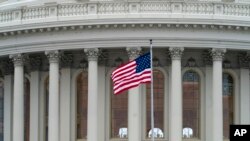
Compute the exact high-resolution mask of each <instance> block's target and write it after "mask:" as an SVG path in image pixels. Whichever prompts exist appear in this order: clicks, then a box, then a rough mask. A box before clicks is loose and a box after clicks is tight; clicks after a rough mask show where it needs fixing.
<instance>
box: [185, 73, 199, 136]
mask: <svg viewBox="0 0 250 141" xmlns="http://www.w3.org/2000/svg"><path fill="white" fill-rule="evenodd" d="M182 84H183V101H182V102H183V105H182V106H183V133H182V135H183V138H199V136H200V78H199V75H198V74H197V73H196V72H194V71H187V72H185V73H184V75H183V83H182Z"/></svg>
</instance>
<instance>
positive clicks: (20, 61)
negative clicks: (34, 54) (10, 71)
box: [9, 53, 27, 67]
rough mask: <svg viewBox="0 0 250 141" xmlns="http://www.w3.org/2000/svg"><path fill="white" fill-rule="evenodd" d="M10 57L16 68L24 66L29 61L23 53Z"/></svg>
mask: <svg viewBox="0 0 250 141" xmlns="http://www.w3.org/2000/svg"><path fill="white" fill-rule="evenodd" d="M9 57H10V59H12V61H13V63H14V66H15V67H16V66H23V65H24V62H25V61H26V59H27V56H25V55H23V54H21V53H18V54H11V55H10V56H9Z"/></svg>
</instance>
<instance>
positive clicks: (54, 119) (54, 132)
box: [45, 51, 60, 141]
mask: <svg viewBox="0 0 250 141" xmlns="http://www.w3.org/2000/svg"><path fill="white" fill-rule="evenodd" d="M45 54H46V55H47V57H48V59H49V64H50V65H49V125H48V129H49V131H48V141H59V58H60V55H59V52H58V51H46V52H45Z"/></svg>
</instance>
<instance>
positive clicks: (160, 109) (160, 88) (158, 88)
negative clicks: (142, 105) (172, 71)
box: [146, 70, 165, 138]
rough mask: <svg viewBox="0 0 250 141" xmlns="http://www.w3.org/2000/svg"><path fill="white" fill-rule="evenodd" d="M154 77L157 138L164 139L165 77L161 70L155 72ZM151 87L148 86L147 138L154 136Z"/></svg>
mask: <svg viewBox="0 0 250 141" xmlns="http://www.w3.org/2000/svg"><path fill="white" fill-rule="evenodd" d="M153 75H154V76H153V77H154V86H153V87H154V90H153V92H154V127H155V128H154V129H153V133H154V134H153V135H154V137H155V138H163V137H164V134H163V133H164V85H165V84H164V75H163V73H162V72H161V71H160V70H154V71H153ZM150 90H151V85H150V84H147V85H146V133H147V134H146V136H147V138H150V137H151V136H152V129H151V92H150Z"/></svg>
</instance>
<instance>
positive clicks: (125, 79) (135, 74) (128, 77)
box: [113, 69, 151, 85]
mask: <svg viewBox="0 0 250 141" xmlns="http://www.w3.org/2000/svg"><path fill="white" fill-rule="evenodd" d="M146 73H150V74H151V70H150V69H147V70H144V71H143V72H140V73H133V74H130V75H129V76H124V77H122V78H120V79H119V80H116V81H115V80H113V81H114V84H115V85H116V84H119V83H121V82H124V81H128V80H132V79H134V78H136V77H139V76H140V75H143V74H146Z"/></svg>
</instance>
